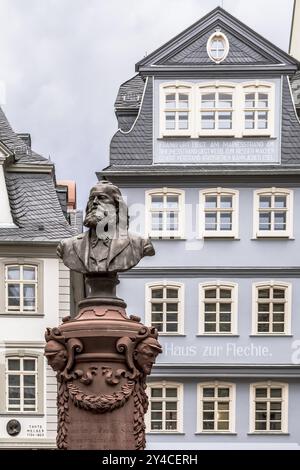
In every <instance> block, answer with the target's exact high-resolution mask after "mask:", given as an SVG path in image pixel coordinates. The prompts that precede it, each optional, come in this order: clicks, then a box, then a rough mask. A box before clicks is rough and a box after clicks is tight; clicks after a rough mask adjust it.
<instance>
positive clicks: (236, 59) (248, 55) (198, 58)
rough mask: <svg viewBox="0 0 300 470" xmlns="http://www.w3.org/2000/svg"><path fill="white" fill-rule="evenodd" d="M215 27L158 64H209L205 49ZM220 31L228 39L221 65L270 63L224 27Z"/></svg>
mask: <svg viewBox="0 0 300 470" xmlns="http://www.w3.org/2000/svg"><path fill="white" fill-rule="evenodd" d="M215 30H216V28H212V29H210V30H209V31H208V32H207V33H206V34H204V35H202V36H201V37H200V38H198V39H196V40H195V41H193V42H192V43H191V44H190V45H189V46H187V47H185V48H184V49H183V50H181V51H180V52H177V53H176V54H174V55H173V56H171V57H169V58H168V59H167V60H162V61H160V62H159V64H166V65H167V64H170V65H174V64H186V65H189V64H211V59H210V58H209V56H208V54H207V50H206V44H207V41H208V38H209V37H210V36H211V35H212V34H213V33H214V32H215ZM222 33H224V34H226V36H227V38H228V41H229V45H230V47H229V52H228V55H227V57H226V59H225V60H224V61H223V62H222V65H223V66H224V65H226V64H258V63H260V64H267V63H270V57H266V56H264V55H263V54H262V53H259V52H257V50H255V49H254V48H253V47H250V46H248V45H247V44H246V43H245V42H242V41H241V40H239V39H238V38H237V37H236V36H234V35H233V34H231V33H230V32H229V31H227V30H226V29H225V28H222Z"/></svg>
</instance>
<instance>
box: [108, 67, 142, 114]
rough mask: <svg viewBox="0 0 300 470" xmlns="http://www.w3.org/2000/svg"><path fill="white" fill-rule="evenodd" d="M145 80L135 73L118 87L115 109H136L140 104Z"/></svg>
mask: <svg viewBox="0 0 300 470" xmlns="http://www.w3.org/2000/svg"><path fill="white" fill-rule="evenodd" d="M144 86H145V82H144V80H143V79H142V78H141V77H140V75H135V76H134V77H132V78H130V79H129V80H127V81H126V82H124V83H122V85H121V86H120V88H119V91H118V95H117V99H116V101H115V108H116V109H138V108H139V107H140V104H141V100H142V95H143V90H144Z"/></svg>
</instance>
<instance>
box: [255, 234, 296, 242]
mask: <svg viewBox="0 0 300 470" xmlns="http://www.w3.org/2000/svg"><path fill="white" fill-rule="evenodd" d="M251 240H254V241H255V240H291V241H292V240H295V237H290V236H289V235H271V234H270V235H267V234H266V235H257V236H256V237H252V238H251Z"/></svg>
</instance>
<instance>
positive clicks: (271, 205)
mask: <svg viewBox="0 0 300 470" xmlns="http://www.w3.org/2000/svg"><path fill="white" fill-rule="evenodd" d="M253 211H254V213H253V220H254V227H253V232H254V233H253V237H254V238H260V237H286V238H293V191H292V190H289V189H283V188H274V187H273V188H265V189H258V190H256V191H254V201H253Z"/></svg>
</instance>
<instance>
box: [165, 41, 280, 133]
mask: <svg viewBox="0 0 300 470" xmlns="http://www.w3.org/2000/svg"><path fill="white" fill-rule="evenodd" d="M218 44H219V45H221V42H219V43H218ZM216 45H217V43H216ZM219 53H220V54H221V53H222V49H217V48H216V50H215V54H216V55H217V54H219ZM159 87H160V88H159V90H160V91H159V96H160V97H159V106H160V118H159V121H160V123H159V136H160V138H164V137H166V138H167V137H176V136H178V137H191V138H194V139H197V138H199V137H201V136H218V137H222V136H227V137H235V138H242V137H243V136H253V137H255V136H258V137H261V136H264V137H270V138H273V137H274V136H275V84H274V83H273V82H265V81H260V80H256V81H255V82H231V81H225V80H222V81H220V80H214V81H208V82H206V81H202V82H180V81H174V82H165V83H161V84H160V86H159Z"/></svg>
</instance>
